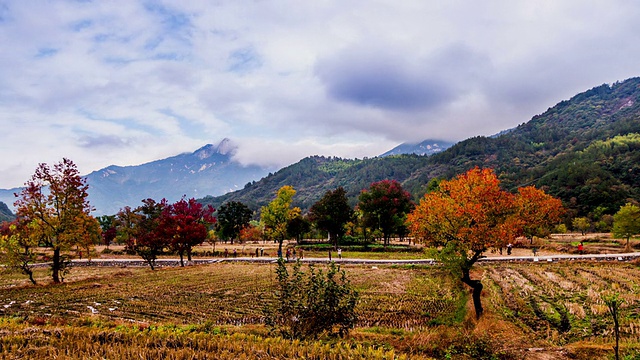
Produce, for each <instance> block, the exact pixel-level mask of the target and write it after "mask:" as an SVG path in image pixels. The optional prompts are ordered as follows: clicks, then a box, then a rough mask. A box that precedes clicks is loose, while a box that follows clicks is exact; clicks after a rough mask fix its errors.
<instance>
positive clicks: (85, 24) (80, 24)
mask: <svg viewBox="0 0 640 360" xmlns="http://www.w3.org/2000/svg"><path fill="white" fill-rule="evenodd" d="M91 25H93V21H91V20H80V21H76V22H74V23H72V24H71V30H73V31H75V32H80V31H82V30H84V29H87V28H89V27H91Z"/></svg>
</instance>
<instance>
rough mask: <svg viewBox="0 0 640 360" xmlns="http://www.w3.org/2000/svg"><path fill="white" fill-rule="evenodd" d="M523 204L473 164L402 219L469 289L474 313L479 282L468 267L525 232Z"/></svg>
mask: <svg viewBox="0 0 640 360" xmlns="http://www.w3.org/2000/svg"><path fill="white" fill-rule="evenodd" d="M523 205H529V204H528V203H527V201H526V198H524V197H522V196H521V195H514V194H511V193H509V192H507V191H504V190H502V189H501V188H500V181H499V180H498V178H497V177H496V175H495V173H494V172H493V170H490V169H479V168H475V169H472V170H469V171H468V172H467V173H465V174H462V175H459V176H458V177H456V178H455V179H453V180H450V181H446V180H445V181H442V182H441V183H440V186H439V188H438V189H437V190H436V191H434V192H431V193H427V194H426V195H425V196H424V198H423V199H422V200H421V201H420V204H419V205H418V206H417V207H416V208H415V209H414V210H413V211H412V212H411V213H410V214H409V216H408V218H407V224H408V227H409V229H410V231H411V234H412V235H413V236H414V238H415V240H417V241H420V242H422V243H424V244H425V245H427V246H431V247H434V248H436V249H437V253H436V254H437V256H438V258H439V260H440V261H441V262H442V263H443V264H445V265H446V266H448V267H449V268H450V269H451V270H452V271H453V272H454V273H455V274H457V275H458V276H460V279H461V280H462V282H463V283H465V284H467V285H468V286H469V287H471V288H472V290H473V293H472V297H473V303H474V308H475V312H476V317H478V318H479V317H480V316H481V315H482V312H483V308H482V303H481V300H480V295H481V293H482V288H483V286H482V282H481V281H480V280H475V279H471V275H470V271H471V268H472V267H473V265H474V264H475V263H476V262H477V261H478V260H479V259H480V258H481V257H482V254H483V253H484V252H485V251H487V250H488V249H490V248H499V247H502V246H504V245H505V244H506V243H507V242H510V241H513V240H514V239H515V238H516V237H518V236H521V235H522V234H524V227H525V221H524V219H523V218H522V217H521V215H520V214H521V208H522V206H523ZM532 209H535V208H532ZM531 211H532V212H535V210H531Z"/></svg>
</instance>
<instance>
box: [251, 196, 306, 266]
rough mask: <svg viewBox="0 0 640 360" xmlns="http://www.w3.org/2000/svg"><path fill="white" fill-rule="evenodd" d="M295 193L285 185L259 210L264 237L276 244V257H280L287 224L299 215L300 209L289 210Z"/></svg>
mask: <svg viewBox="0 0 640 360" xmlns="http://www.w3.org/2000/svg"><path fill="white" fill-rule="evenodd" d="M295 194H296V191H295V190H294V188H293V187H291V186H289V185H285V186H283V187H281V188H280V189H279V190H278V194H277V195H276V198H275V199H273V200H272V201H271V202H270V203H269V204H268V205H267V206H263V207H262V208H261V209H260V221H261V222H262V223H263V224H264V228H265V229H264V230H265V235H267V237H269V238H271V239H273V240H275V241H277V242H278V255H279V256H282V243H283V242H284V239H285V238H286V236H287V223H288V222H289V220H291V219H292V218H294V217H296V216H297V215H300V208H298V207H295V208H291V203H292V200H293V196H294V195H295Z"/></svg>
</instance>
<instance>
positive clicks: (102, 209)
mask: <svg viewBox="0 0 640 360" xmlns="http://www.w3.org/2000/svg"><path fill="white" fill-rule="evenodd" d="M234 151H235V147H234V146H233V145H232V144H231V142H230V140H229V139H224V140H222V141H221V142H220V143H219V144H218V145H211V144H209V145H206V146H203V147H202V148H200V149H198V150H196V151H194V152H193V153H184V154H180V155H177V156H173V157H169V158H166V159H162V160H157V161H153V162H149V163H146V164H142V165H136V166H115V165H112V166H109V167H106V168H104V169H101V170H98V171H94V172H92V173H90V174H88V175H86V176H85V178H86V179H87V184H88V185H89V191H88V193H89V203H90V204H91V205H92V206H93V207H94V208H95V209H96V211H95V212H94V214H95V215H103V214H115V213H117V212H118V211H119V210H120V209H121V208H123V207H125V206H131V207H136V206H138V205H140V203H141V201H142V200H143V199H147V198H152V199H155V200H160V199H162V198H166V199H167V200H169V201H170V202H174V201H177V200H179V199H180V198H181V197H182V196H186V197H187V198H192V197H195V198H198V197H204V196H206V195H221V194H224V193H227V192H229V191H234V190H237V189H239V188H242V187H243V186H244V185H245V184H246V183H248V182H251V181H254V180H256V179H260V178H261V177H263V176H265V175H267V174H268V172H269V170H273V169H269V168H264V167H260V166H256V165H250V166H244V165H241V164H240V163H238V162H236V161H234V160H233V152H234ZM17 192H20V189H10V190H2V191H0V200H1V201H3V202H5V203H7V204H13V202H14V201H15V196H14V195H13V194H14V193H17Z"/></svg>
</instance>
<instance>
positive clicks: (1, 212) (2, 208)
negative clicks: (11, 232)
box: [0, 201, 15, 224]
mask: <svg viewBox="0 0 640 360" xmlns="http://www.w3.org/2000/svg"><path fill="white" fill-rule="evenodd" d="M14 218H15V215H13V213H12V212H11V210H9V207H8V206H7V204H5V203H3V202H2V201H0V224H1V223H3V222H5V221H11V220H13V219H14Z"/></svg>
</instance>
